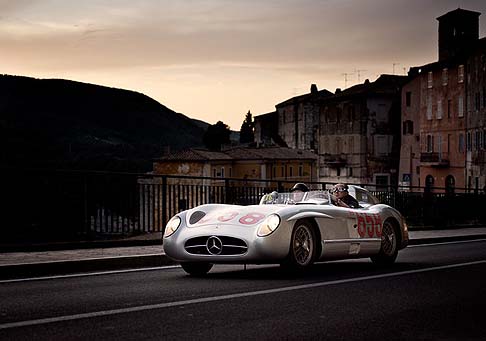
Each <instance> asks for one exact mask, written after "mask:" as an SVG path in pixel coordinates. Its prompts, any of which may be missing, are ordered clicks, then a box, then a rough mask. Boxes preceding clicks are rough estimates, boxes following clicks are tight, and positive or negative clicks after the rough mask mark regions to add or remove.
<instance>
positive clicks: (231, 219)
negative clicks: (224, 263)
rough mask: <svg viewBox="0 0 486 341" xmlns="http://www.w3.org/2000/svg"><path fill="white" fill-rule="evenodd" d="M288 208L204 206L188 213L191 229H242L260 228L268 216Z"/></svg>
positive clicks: (187, 221) (281, 206) (278, 206)
mask: <svg viewBox="0 0 486 341" xmlns="http://www.w3.org/2000/svg"><path fill="white" fill-rule="evenodd" d="M286 208H288V206H286V205H252V206H238V205H220V204H209V205H202V206H198V207H196V208H193V209H191V210H188V211H187V213H186V217H185V218H186V224H187V226H189V227H203V226H208V225H215V224H217V225H239V226H242V227H255V226H258V225H259V224H260V223H261V222H262V221H263V220H264V219H265V218H266V217H267V216H269V215H270V214H272V213H276V212H279V211H281V210H284V209H286Z"/></svg>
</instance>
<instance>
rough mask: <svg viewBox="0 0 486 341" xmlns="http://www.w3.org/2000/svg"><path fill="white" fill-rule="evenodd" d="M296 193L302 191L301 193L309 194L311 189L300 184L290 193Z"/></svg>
mask: <svg viewBox="0 0 486 341" xmlns="http://www.w3.org/2000/svg"><path fill="white" fill-rule="evenodd" d="M295 191H300V192H309V187H307V185H306V184H304V183H302V182H298V183H296V184H295V185H294V187H292V189H291V190H290V192H295Z"/></svg>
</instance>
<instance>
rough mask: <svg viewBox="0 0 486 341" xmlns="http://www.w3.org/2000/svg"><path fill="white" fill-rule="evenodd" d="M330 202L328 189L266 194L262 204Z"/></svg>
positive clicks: (324, 203) (323, 203) (320, 203)
mask: <svg viewBox="0 0 486 341" xmlns="http://www.w3.org/2000/svg"><path fill="white" fill-rule="evenodd" d="M279 204H280V205H295V204H319V205H328V204H329V192H328V191H310V192H292V193H278V192H272V193H270V194H265V195H264V196H263V197H262V199H261V200H260V205H279Z"/></svg>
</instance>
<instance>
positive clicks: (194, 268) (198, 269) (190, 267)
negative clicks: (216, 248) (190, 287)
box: [181, 262, 213, 276]
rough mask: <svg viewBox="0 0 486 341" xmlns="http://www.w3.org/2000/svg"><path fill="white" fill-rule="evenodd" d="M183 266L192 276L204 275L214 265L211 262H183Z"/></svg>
mask: <svg viewBox="0 0 486 341" xmlns="http://www.w3.org/2000/svg"><path fill="white" fill-rule="evenodd" d="M181 267H182V268H183V269H184V271H185V272H187V273H188V274H189V275H191V276H204V275H206V274H207V273H208V272H209V270H211V268H212V267H213V264H211V263H204V262H183V263H181Z"/></svg>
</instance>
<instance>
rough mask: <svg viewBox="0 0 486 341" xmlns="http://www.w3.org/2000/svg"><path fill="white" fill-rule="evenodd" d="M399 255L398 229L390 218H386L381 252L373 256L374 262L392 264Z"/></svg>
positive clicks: (382, 233)
mask: <svg viewBox="0 0 486 341" xmlns="http://www.w3.org/2000/svg"><path fill="white" fill-rule="evenodd" d="M397 256H398V229H397V228H396V227H395V225H394V224H393V223H392V222H391V221H390V220H385V222H384V223H383V228H382V231H381V248H380V252H379V253H378V254H377V255H375V256H371V257H370V258H371V260H372V261H373V263H375V264H378V265H391V264H393V263H395V260H396V259H397Z"/></svg>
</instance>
